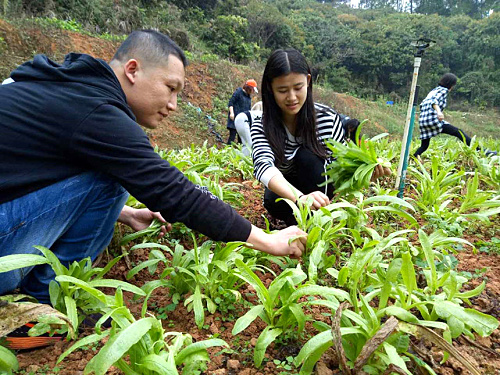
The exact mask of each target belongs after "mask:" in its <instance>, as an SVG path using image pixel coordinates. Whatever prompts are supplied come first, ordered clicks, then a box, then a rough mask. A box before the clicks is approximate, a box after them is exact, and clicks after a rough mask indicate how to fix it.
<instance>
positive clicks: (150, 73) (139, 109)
mask: <svg viewBox="0 0 500 375" xmlns="http://www.w3.org/2000/svg"><path fill="white" fill-rule="evenodd" d="M131 61H132V60H131ZM133 61H135V60H133ZM129 63H130V61H129V62H128V63H127V64H129ZM137 64H138V68H137V69H136V70H135V71H133V69H129V70H127V72H128V73H127V77H128V78H129V81H130V82H132V85H131V86H130V87H129V89H128V90H127V92H126V93H125V94H126V95H127V102H128V104H129V106H130V108H132V112H134V114H135V116H136V118H137V122H138V123H139V124H140V125H142V126H144V127H146V128H150V129H155V128H156V127H158V125H159V124H160V122H161V120H163V119H164V118H165V117H166V116H168V113H169V112H170V111H175V110H176V108H177V95H178V94H179V93H180V92H181V91H182V89H183V88H184V77H185V75H184V74H185V73H184V65H183V64H182V61H181V60H180V59H179V58H178V57H176V56H174V55H170V56H169V57H168V62H167V64H165V65H159V66H146V67H144V66H141V65H140V63H137Z"/></svg>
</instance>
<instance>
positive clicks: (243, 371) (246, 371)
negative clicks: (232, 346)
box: [240, 368, 252, 375]
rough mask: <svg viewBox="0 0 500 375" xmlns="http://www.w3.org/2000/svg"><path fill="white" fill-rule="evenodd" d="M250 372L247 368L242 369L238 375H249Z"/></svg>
mask: <svg viewBox="0 0 500 375" xmlns="http://www.w3.org/2000/svg"><path fill="white" fill-rule="evenodd" d="M251 373H252V372H251V370H250V369H249V368H246V369H243V370H242V371H240V375H250V374H251Z"/></svg>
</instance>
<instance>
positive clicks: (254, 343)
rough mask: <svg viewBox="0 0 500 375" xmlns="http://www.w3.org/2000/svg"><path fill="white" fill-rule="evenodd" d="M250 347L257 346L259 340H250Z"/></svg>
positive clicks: (254, 338) (253, 338)
mask: <svg viewBox="0 0 500 375" xmlns="http://www.w3.org/2000/svg"><path fill="white" fill-rule="evenodd" d="M250 345H252V346H255V345H257V338H256V337H252V338H251V339H250Z"/></svg>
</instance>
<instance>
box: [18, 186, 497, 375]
mask: <svg viewBox="0 0 500 375" xmlns="http://www.w3.org/2000/svg"><path fill="white" fill-rule="evenodd" d="M241 182H242V185H243V190H242V193H243V195H244V201H245V204H244V205H243V207H242V208H241V209H239V212H240V214H241V215H243V216H245V217H247V218H248V219H249V220H250V221H251V222H253V223H254V224H256V225H258V226H261V227H263V226H264V218H263V216H266V213H265V210H264V209H263V207H262V204H261V197H262V193H263V191H262V188H261V187H260V186H257V187H254V186H253V185H252V183H251V182H250V181H241ZM488 233H490V236H491V235H492V233H491V232H488ZM493 234H494V233H493ZM484 235H486V233H485V234H483V235H482V236H481V237H480V238H482V239H483V240H488V238H485V237H484ZM464 238H465V239H468V240H469V241H471V242H475V241H476V240H477V238H479V237H477V236H476V235H467V234H466V235H465V236H464ZM147 257H148V253H147V250H145V249H139V250H137V251H135V252H133V253H132V254H131V261H132V262H133V264H138V263H140V262H142V261H145V260H147ZM457 257H458V259H459V268H458V270H459V271H468V272H470V273H472V274H475V275H476V276H477V277H476V278H474V279H473V281H472V282H471V285H470V287H475V286H477V285H479V283H481V282H482V281H483V280H485V281H486V288H485V290H484V291H483V293H482V294H481V295H480V296H478V297H476V298H473V299H472V300H471V302H472V307H473V308H475V309H477V310H479V311H481V312H484V313H487V314H491V315H493V316H495V317H496V318H497V319H500V257H499V256H498V255H490V254H486V253H484V252H479V253H477V254H473V253H472V251H471V250H469V249H466V250H464V251H462V252H460V253H459V254H458V256H457ZM106 261H107V260H106V259H103V260H102V264H101V265H100V266H104V265H105V263H106ZM128 271H129V269H128V268H127V265H126V264H125V262H124V261H123V260H122V261H120V262H119V263H118V264H117V265H115V266H114V267H113V269H112V270H111V271H110V273H109V274H108V277H110V278H115V279H118V280H126V278H125V275H126V274H127V272H128ZM157 272H160V271H157ZM259 277H260V279H261V280H262V282H263V283H264V284H265V285H269V284H270V282H271V281H272V279H273V276H272V275H271V274H270V273H266V274H262V273H260V274H259ZM154 278H155V275H150V274H149V273H148V272H147V271H146V270H143V271H141V272H140V273H139V274H138V275H136V276H135V277H134V278H133V279H132V280H130V282H132V283H133V284H135V285H138V286H140V285H143V284H144V283H145V282H147V281H150V280H153V279H154ZM241 293H242V296H244V298H245V299H247V300H248V301H249V302H254V299H255V296H253V297H252V294H253V290H251V287H247V288H246V289H244V290H241ZM128 297H129V298H128V301H129V308H130V309H131V311H132V312H133V313H134V314H137V316H139V314H140V311H139V310H140V308H141V305H140V304H139V303H135V302H132V296H131V295H130V294H128ZM171 303H172V301H171V299H170V297H168V293H167V291H166V290H165V289H162V288H159V289H157V291H156V292H155V294H154V295H153V296H152V297H151V298H150V300H149V303H148V305H149V306H150V308H149V311H150V312H151V313H152V314H157V310H155V308H154V306H156V307H160V306H166V305H169V304H171ZM325 312H329V311H326V310H321V308H315V309H314V310H313V311H312V314H313V315H314V317H315V318H316V319H318V320H322V321H324V322H325V323H327V324H332V321H331V317H329V316H326V315H327V314H322V313H325ZM244 313H245V310H241V311H237V312H235V315H237V316H241V315H243V314H244ZM234 322H235V319H229V320H228V319H226V316H225V315H221V314H220V313H218V312H217V313H215V314H214V315H207V316H206V320H205V326H204V329H202V330H198V328H197V327H196V324H195V322H194V314H193V313H192V312H191V313H190V312H188V311H187V310H186V308H185V307H184V306H182V304H179V305H178V306H177V308H176V309H175V310H174V311H172V312H169V313H168V316H167V319H164V326H165V328H168V330H171V331H178V332H187V333H190V334H191V335H192V336H193V338H194V340H204V339H208V338H209V337H210V336H211V335H213V334H218V335H219V337H220V338H221V339H223V340H226V342H228V343H229V344H230V345H231V349H232V350H233V352H232V353H231V352H227V351H224V352H221V350H220V349H219V348H214V349H211V350H210V354H211V362H210V364H209V368H208V371H207V372H205V374H217V375H221V374H225V375H236V374H243V375H278V374H279V375H282V374H294V373H298V370H294V371H286V370H284V369H283V368H279V367H278V366H276V364H275V363H274V362H273V361H268V362H267V363H265V364H264V365H263V367H262V368H260V369H256V368H255V367H254V366H253V363H252V355H253V347H254V346H255V343H256V338H257V337H258V335H259V334H260V332H261V331H262V330H263V329H264V327H265V324H264V323H263V322H262V321H261V320H260V319H257V320H256V321H254V322H253V323H252V324H251V325H250V326H249V327H248V328H247V329H246V330H245V331H243V332H242V333H240V334H239V335H237V336H235V337H233V336H232V334H231V330H232V328H233V325H234ZM90 333H91V332H90V331H89V332H88V333H85V334H84V335H86V334H90ZM315 333H316V331H315V329H314V328H313V327H312V325H310V324H309V323H308V325H307V326H306V335H307V334H311V335H313V334H315ZM82 336H83V335H82ZM303 342H305V341H301V342H297V343H295V344H293V343H292V344H289V345H287V346H280V345H274V344H273V345H271V347H270V349H269V350H268V351H267V353H266V358H270V359H272V360H275V359H277V360H280V361H285V359H286V357H288V356H290V355H292V356H293V355H297V354H298V352H299V351H300V348H301V345H302V344H303ZM71 344H72V343H70V342H59V343H57V344H55V345H54V346H52V347H47V348H42V349H38V350H33V351H29V352H19V353H18V356H17V357H18V360H19V363H20V366H21V367H20V368H21V369H23V370H25V371H26V373H30V372H31V373H33V374H42V373H43V374H50V373H52V372H50V371H48V370H49V369H52V368H54V366H55V361H56V359H57V357H58V356H59V355H60V354H61V353H62V352H64V351H65V350H66V349H67V348H69V347H70V346H71ZM414 344H415V345H416V346H417V347H418V348H419V350H421V351H422V353H423V354H424V355H425V359H426V360H427V362H428V363H431V364H432V365H433V366H432V367H433V369H434V371H436V373H438V374H443V375H458V374H467V373H468V372H467V370H466V369H465V368H463V366H462V365H461V364H460V362H458V361H457V360H455V359H454V358H450V359H449V360H448V361H447V362H446V363H444V364H440V360H441V359H442V356H443V353H442V351H441V350H439V349H438V348H436V347H433V346H431V345H430V344H429V343H425V342H418V341H415V342H414ZM454 346H455V347H456V348H457V349H458V350H459V351H460V353H461V354H462V355H463V356H464V357H466V358H467V359H469V360H470V361H471V362H472V363H473V364H474V365H476V366H477V368H478V369H480V372H481V374H487V375H498V374H500V330H498V329H497V330H496V331H495V332H494V333H493V334H492V335H491V336H490V337H486V338H481V337H477V338H476V340H475V341H471V340H469V339H466V338H464V337H460V338H459V339H457V340H455V341H454ZM95 353H96V351H93V350H87V351H84V352H82V351H77V352H75V353H73V354H71V355H70V356H69V357H68V358H67V359H66V360H64V362H63V363H62V364H61V365H60V366H59V367H60V369H59V370H58V372H57V374H61V375H69V374H83V369H84V368H85V365H86V363H87V362H88V361H89V360H90V359H91V358H92V357H93V356H94V355H95ZM340 373H341V372H340V370H339V368H338V362H337V360H336V357H335V355H334V353H333V352H332V351H331V350H329V351H327V352H326V353H325V355H324V356H323V357H322V359H321V360H320V362H319V363H318V366H317V370H316V374H320V375H330V374H340ZM109 374H120V372H119V371H118V370H116V369H114V370H112V371H110V372H109Z"/></svg>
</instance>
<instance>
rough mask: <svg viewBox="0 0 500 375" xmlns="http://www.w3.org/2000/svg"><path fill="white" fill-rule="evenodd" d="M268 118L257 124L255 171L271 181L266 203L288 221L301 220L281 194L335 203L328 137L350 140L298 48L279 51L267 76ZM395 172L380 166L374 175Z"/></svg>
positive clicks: (264, 85)
mask: <svg viewBox="0 0 500 375" xmlns="http://www.w3.org/2000/svg"><path fill="white" fill-rule="evenodd" d="M261 91H262V104H263V109H264V111H263V115H262V119H261V120H260V121H259V120H255V121H254V122H253V124H252V129H251V132H250V133H251V136H252V144H253V151H252V157H253V161H254V175H255V177H256V178H257V179H258V180H259V181H261V182H262V183H263V184H264V185H265V187H266V188H265V193H264V207H265V208H266V210H267V211H268V212H269V213H270V214H271V216H273V217H274V218H277V219H281V220H284V221H285V223H286V224H287V225H292V224H295V223H296V220H295V217H294V216H293V212H292V209H291V208H290V207H289V206H288V204H287V203H286V202H284V201H282V200H280V201H278V202H276V199H278V198H287V199H289V200H292V201H294V202H296V201H298V200H300V201H302V202H306V201H307V199H308V198H312V206H311V208H312V209H319V208H321V207H324V206H326V205H328V204H329V203H330V199H332V197H333V191H334V186H333V184H326V185H324V186H323V187H321V188H320V187H318V185H320V184H322V183H324V182H326V177H325V176H324V175H323V173H324V172H325V171H326V166H327V165H328V163H330V162H331V161H332V159H331V157H330V156H331V151H330V150H329V149H328V148H327V147H326V144H325V142H326V141H328V140H334V141H337V142H344V138H345V134H344V130H343V127H342V122H341V119H340V116H339V115H338V114H337V113H336V112H335V111H334V110H332V109H331V108H329V107H327V106H325V105H322V104H318V103H314V100H313V82H312V79H311V69H310V67H309V65H308V63H307V61H306V59H305V57H304V56H303V55H302V54H301V53H300V52H299V51H297V50H295V49H279V50H276V51H274V52H273V53H272V54H271V56H270V57H269V59H268V60H267V64H266V67H265V70H264V75H263V78H262V85H261ZM384 174H390V171H389V170H387V169H384V168H383V167H382V166H380V165H378V166H377V167H376V168H375V173H374V177H375V178H376V177H379V176H382V175H384Z"/></svg>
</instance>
